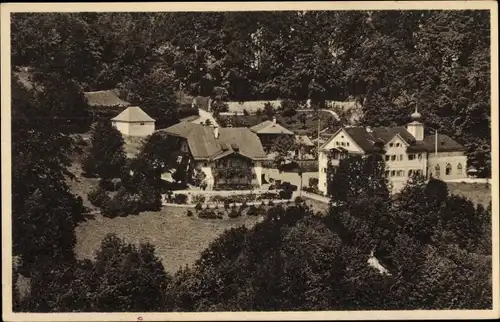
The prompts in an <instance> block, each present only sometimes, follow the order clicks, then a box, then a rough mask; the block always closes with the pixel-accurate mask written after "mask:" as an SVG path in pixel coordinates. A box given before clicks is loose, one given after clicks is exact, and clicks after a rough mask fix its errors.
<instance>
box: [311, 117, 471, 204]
mask: <svg viewBox="0 0 500 322" xmlns="http://www.w3.org/2000/svg"><path fill="white" fill-rule="evenodd" d="M414 125H416V126H415V128H413V129H412V131H413V132H410V131H408V132H410V134H412V135H413V133H415V134H416V135H417V136H419V138H420V132H419V131H420V126H419V125H418V124H414ZM422 131H423V129H422ZM422 133H423V132H422ZM422 138H423V136H422ZM407 147H408V143H406V142H405V141H404V140H403V138H402V137H401V136H399V135H396V136H395V137H394V138H392V139H391V140H390V141H389V142H387V143H386V145H385V147H384V150H385V155H384V159H385V164H386V175H387V178H388V179H389V183H390V185H391V186H392V192H393V193H397V192H398V191H400V190H401V189H402V188H403V187H404V186H405V184H406V182H407V181H408V178H409V177H410V176H411V175H413V174H414V173H417V174H421V175H423V176H424V177H429V176H432V177H434V178H437V179H440V180H443V181H447V180H457V179H463V178H467V156H466V155H465V153H464V152H459V151H456V152H438V153H437V155H436V153H434V152H426V151H422V152H407ZM334 148H343V149H345V150H347V152H348V153H349V154H362V155H364V154H365V151H363V150H362V149H361V148H360V147H359V146H358V145H357V144H356V142H354V140H353V139H352V138H351V137H350V136H349V135H348V134H347V133H346V132H345V131H344V130H340V131H339V132H337V133H336V134H334V135H333V136H332V137H331V138H330V139H329V140H328V141H327V142H325V144H324V145H323V147H322V149H321V151H320V152H319V156H318V163H319V173H318V190H319V191H320V192H321V193H323V194H326V193H327V167H328V152H329V151H330V150H332V149H334ZM331 162H332V165H334V166H335V165H338V163H339V160H332V161H331Z"/></svg>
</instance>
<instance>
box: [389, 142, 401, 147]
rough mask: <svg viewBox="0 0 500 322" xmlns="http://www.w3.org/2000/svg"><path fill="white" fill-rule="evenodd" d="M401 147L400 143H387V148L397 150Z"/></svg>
mask: <svg viewBox="0 0 500 322" xmlns="http://www.w3.org/2000/svg"><path fill="white" fill-rule="evenodd" d="M400 146H401V143H399V142H397V143H389V147H391V148H392V147H396V148H399V147H400Z"/></svg>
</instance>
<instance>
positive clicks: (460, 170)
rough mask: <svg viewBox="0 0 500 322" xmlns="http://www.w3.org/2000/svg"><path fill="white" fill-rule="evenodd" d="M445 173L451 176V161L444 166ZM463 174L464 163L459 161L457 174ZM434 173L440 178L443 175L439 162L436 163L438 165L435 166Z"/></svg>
mask: <svg viewBox="0 0 500 322" xmlns="http://www.w3.org/2000/svg"><path fill="white" fill-rule="evenodd" d="M444 174H445V175H447V176H451V175H452V174H453V167H452V166H451V164H449V163H447V164H446V166H445V168H444ZM462 174H463V168H462V164H461V163H459V164H457V175H459V176H461V175H462ZM434 175H435V176H436V178H439V177H440V176H441V167H440V166H439V164H436V166H435V167H434Z"/></svg>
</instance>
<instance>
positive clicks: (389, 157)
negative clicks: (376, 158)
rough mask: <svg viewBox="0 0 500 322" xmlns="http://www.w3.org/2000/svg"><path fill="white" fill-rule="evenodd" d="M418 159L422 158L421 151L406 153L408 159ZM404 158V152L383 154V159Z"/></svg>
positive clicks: (401, 159) (399, 159)
mask: <svg viewBox="0 0 500 322" xmlns="http://www.w3.org/2000/svg"><path fill="white" fill-rule="evenodd" d="M417 158H418V160H422V153H418V154H413V153H410V154H408V160H410V161H412V160H415V159H417ZM403 160H404V154H399V155H395V154H393V155H387V154H386V156H385V161H403Z"/></svg>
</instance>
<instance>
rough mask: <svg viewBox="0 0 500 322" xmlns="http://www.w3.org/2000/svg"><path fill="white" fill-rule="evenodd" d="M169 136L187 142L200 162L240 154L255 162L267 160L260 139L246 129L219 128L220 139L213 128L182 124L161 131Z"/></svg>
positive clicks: (188, 123) (187, 123)
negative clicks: (183, 139) (180, 138)
mask: <svg viewBox="0 0 500 322" xmlns="http://www.w3.org/2000/svg"><path fill="white" fill-rule="evenodd" d="M161 132H164V133H166V134H168V135H175V136H179V137H183V138H185V139H186V140H187V143H188V146H189V149H190V151H191V154H192V155H193V157H194V158H195V159H198V160H200V159H201V160H214V159H219V158H221V157H224V156H226V155H229V154H232V153H238V154H241V155H242V156H245V157H247V158H250V159H253V160H263V159H267V155H266V153H265V152H264V149H263V148H262V144H261V143H260V140H259V137H258V136H257V135H256V134H255V133H253V132H252V131H250V129H248V128H245V127H238V128H219V137H218V138H216V137H215V135H214V130H213V127H211V126H204V125H201V124H195V123H190V122H180V123H177V124H175V125H172V126H170V127H168V128H166V129H163V130H161Z"/></svg>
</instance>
